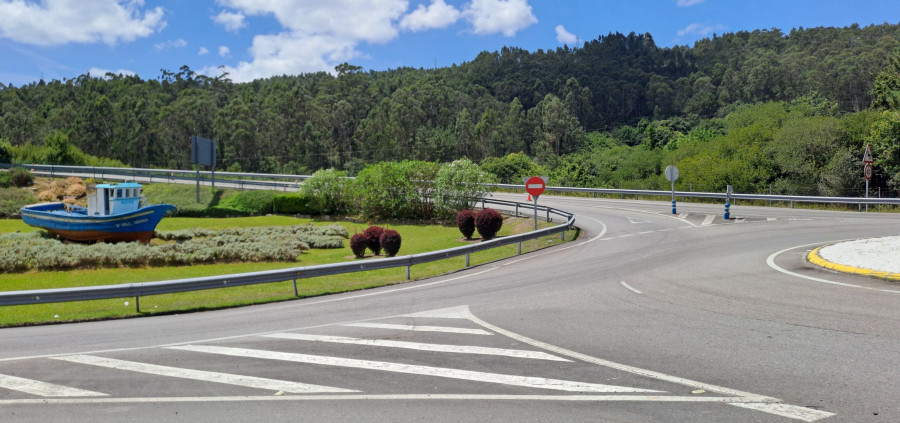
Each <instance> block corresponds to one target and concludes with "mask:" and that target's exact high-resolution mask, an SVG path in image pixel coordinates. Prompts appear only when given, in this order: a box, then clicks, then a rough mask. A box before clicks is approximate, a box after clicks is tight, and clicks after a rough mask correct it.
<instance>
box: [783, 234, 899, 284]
mask: <svg viewBox="0 0 900 423" xmlns="http://www.w3.org/2000/svg"><path fill="white" fill-rule="evenodd" d="M841 241H849V240H839V241H832V242H841ZM822 244H823V243H815V244H806V245H798V246H796V247H791V248H785V249H783V250H781V251H776V252H774V253H772V254H771V255H770V256H769V257H768V258H766V264H768V265H769V267H771V268H772V269H774V270H776V271H778V272H781V273H784V274H785V275H790V276H795V277H798V278H803V279H808V280H811V281H814V282H821V283H827V284H829V285H837V286H843V287H847V288H859V289H867V290H870V291H881V292H889V293H892V294H900V290H894V289H881V288H872V287H868V286H862V285H853V284H849V283H843V282H835V281H830V280H827V279H820V278H816V277H813V276H806V275H801V274H799V273H796V272H791V271H790V270H787V269H785V268H782V267H781V266H778V265H777V264H775V257H778V256H780V255H781V254H783V253H786V252H788V251H791V250H796V249H798V248H803V247H810V246H813V245H822Z"/></svg>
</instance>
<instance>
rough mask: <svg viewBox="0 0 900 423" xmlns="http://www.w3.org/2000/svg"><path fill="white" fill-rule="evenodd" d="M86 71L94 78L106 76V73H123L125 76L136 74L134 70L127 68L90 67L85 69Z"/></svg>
mask: <svg viewBox="0 0 900 423" xmlns="http://www.w3.org/2000/svg"><path fill="white" fill-rule="evenodd" d="M87 73H88V74H90V75H91V76H92V77H94V78H106V74H107V73H112V74H114V75H125V76H133V75H137V73H135V72H134V71H131V70H128V69H119V70H116V71H111V70H107V69H102V68H90V69H88V70H87Z"/></svg>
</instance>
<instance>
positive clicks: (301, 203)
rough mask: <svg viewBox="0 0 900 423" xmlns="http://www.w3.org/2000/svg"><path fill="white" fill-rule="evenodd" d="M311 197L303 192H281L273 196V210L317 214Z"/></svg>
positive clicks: (286, 212) (284, 212) (276, 211)
mask: <svg viewBox="0 0 900 423" xmlns="http://www.w3.org/2000/svg"><path fill="white" fill-rule="evenodd" d="M310 203H311V202H310V199H309V197H308V196H306V195H305V194H303V193H294V194H279V195H276V196H275V197H274V198H272V211H274V212H275V213H282V214H316V211H315V210H314V209H313V207H312V205H311V204H310Z"/></svg>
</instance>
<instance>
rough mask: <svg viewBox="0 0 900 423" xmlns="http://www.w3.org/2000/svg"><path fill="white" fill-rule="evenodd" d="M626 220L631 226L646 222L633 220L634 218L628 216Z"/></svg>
mask: <svg viewBox="0 0 900 423" xmlns="http://www.w3.org/2000/svg"><path fill="white" fill-rule="evenodd" d="M626 218H627V219H628V222H629V223H632V224H640V223H647V222H646V221H643V220H640V219H635V218H633V217H630V216H627V217H626Z"/></svg>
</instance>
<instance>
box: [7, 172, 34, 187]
mask: <svg viewBox="0 0 900 423" xmlns="http://www.w3.org/2000/svg"><path fill="white" fill-rule="evenodd" d="M7 173H9V177H10V179H11V180H12V183H13V185H15V186H17V187H19V188H21V187H28V186H31V185H33V184H34V176H32V175H31V172H29V171H28V169H25V168H21V167H14V168H12V169H10V170H9V172H7Z"/></svg>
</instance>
